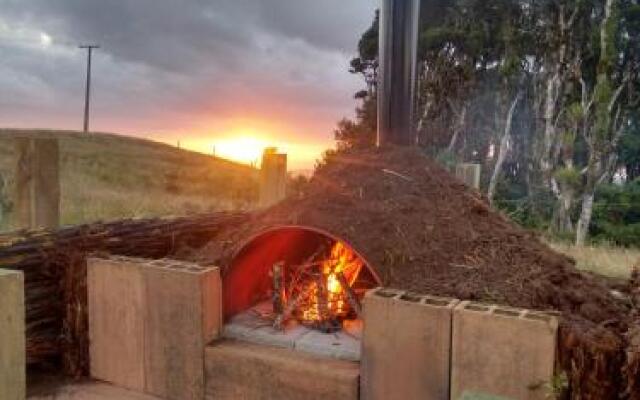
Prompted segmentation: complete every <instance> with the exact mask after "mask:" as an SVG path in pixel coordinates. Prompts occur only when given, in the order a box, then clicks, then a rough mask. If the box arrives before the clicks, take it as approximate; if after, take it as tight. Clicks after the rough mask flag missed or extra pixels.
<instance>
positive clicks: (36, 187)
mask: <svg viewBox="0 0 640 400" xmlns="http://www.w3.org/2000/svg"><path fill="white" fill-rule="evenodd" d="M14 147H15V150H16V154H17V158H16V168H15V193H14V196H13V197H14V203H15V210H14V212H13V213H14V224H15V225H16V226H17V227H19V228H32V229H34V228H56V227H58V225H59V223H60V165H59V164H60V160H59V159H60V155H59V152H60V151H59V145H58V140H57V139H52V138H24V137H22V138H21V137H18V138H16V139H14Z"/></svg>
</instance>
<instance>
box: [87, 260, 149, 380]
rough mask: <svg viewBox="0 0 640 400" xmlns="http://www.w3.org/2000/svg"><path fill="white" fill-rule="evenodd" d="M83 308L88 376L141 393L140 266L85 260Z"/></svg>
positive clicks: (142, 300) (133, 262)
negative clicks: (86, 317)
mask: <svg viewBox="0 0 640 400" xmlns="http://www.w3.org/2000/svg"><path fill="white" fill-rule="evenodd" d="M87 304H88V312H89V356H90V371H91V376H93V377H94V378H97V379H100V380H103V381H106V382H111V383H113V384H116V385H118V386H121V387H124V388H128V389H133V390H138V391H144V312H145V307H146V304H145V291H144V283H143V281H142V270H141V269H140V262H139V261H136V260H133V259H132V260H114V259H97V258H92V259H89V260H88V268H87Z"/></svg>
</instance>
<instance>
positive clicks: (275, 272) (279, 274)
mask: <svg viewBox="0 0 640 400" xmlns="http://www.w3.org/2000/svg"><path fill="white" fill-rule="evenodd" d="M271 275H272V279H273V295H272V297H273V299H272V300H273V312H274V313H275V314H276V315H281V314H282V313H283V311H284V301H285V290H284V263H283V262H279V263H276V264H274V265H273V267H272V269H271Z"/></svg>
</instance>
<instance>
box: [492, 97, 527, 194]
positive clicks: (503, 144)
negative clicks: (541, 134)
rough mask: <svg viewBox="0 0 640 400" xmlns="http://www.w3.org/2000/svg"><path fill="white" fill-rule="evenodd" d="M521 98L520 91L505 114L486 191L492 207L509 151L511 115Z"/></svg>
mask: <svg viewBox="0 0 640 400" xmlns="http://www.w3.org/2000/svg"><path fill="white" fill-rule="evenodd" d="M521 97H522V91H519V92H518V94H517V95H516V98H515V99H513V102H512V103H511V107H510V108H509V112H508V113H507V119H506V121H505V125H504V134H503V135H502V140H500V150H499V152H498V159H497V160H496V165H495V166H494V168H493V174H492V175H491V181H490V182H489V190H488V191H487V197H488V198H489V203H490V204H491V205H493V199H494V197H495V194H496V187H497V185H498V180H499V179H500V173H501V172H502V165H503V164H504V161H505V160H506V159H507V155H508V154H509V149H510V148H511V128H512V126H513V115H514V114H515V111H516V107H517V106H518V103H519V102H520V98H521Z"/></svg>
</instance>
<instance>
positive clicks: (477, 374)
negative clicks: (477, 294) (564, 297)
mask: <svg viewBox="0 0 640 400" xmlns="http://www.w3.org/2000/svg"><path fill="white" fill-rule="evenodd" d="M557 331H558V319H557V317H556V316H554V315H551V314H548V313H542V312H534V311H529V310H523V309H515V308H507V307H497V306H488V305H483V304H478V303H471V302H462V303H460V304H459V305H458V306H457V307H456V309H455V310H454V316H453V339H452V359H451V363H452V368H451V398H452V399H454V400H458V399H461V398H464V396H465V395H468V393H480V394H482V395H485V396H492V397H493V398H496V397H498V398H511V399H518V400H544V399H547V398H549V396H550V395H551V393H550V392H549V390H550V389H549V386H548V384H549V383H550V382H551V380H552V378H553V374H554V365H555V352H556V340H557V339H556V338H557Z"/></svg>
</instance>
